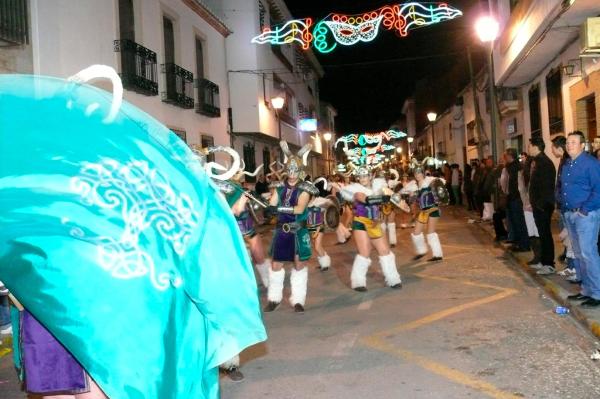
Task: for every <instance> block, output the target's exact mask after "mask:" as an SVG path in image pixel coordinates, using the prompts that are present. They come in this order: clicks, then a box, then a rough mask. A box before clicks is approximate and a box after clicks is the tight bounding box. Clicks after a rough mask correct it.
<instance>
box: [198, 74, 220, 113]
mask: <svg viewBox="0 0 600 399" xmlns="http://www.w3.org/2000/svg"><path fill="white" fill-rule="evenodd" d="M196 88H197V89H198V103H197V104H196V112H197V113H199V114H202V115H206V116H209V117H211V118H218V117H220V116H221V108H220V101H219V85H217V84H216V83H213V82H211V81H210V80H208V79H198V80H197V81H196Z"/></svg>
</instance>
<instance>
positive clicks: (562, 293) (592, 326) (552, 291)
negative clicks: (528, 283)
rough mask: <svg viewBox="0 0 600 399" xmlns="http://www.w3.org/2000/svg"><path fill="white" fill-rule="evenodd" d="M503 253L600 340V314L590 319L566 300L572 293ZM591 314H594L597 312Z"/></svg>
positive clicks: (479, 224) (524, 263) (470, 216)
mask: <svg viewBox="0 0 600 399" xmlns="http://www.w3.org/2000/svg"><path fill="white" fill-rule="evenodd" d="M455 210H456V211H458V212H460V213H462V214H463V216H465V217H469V218H471V219H472V216H473V215H471V214H469V213H468V211H466V210H465V209H461V208H459V209H455ZM458 212H457V213H458ZM475 224H476V225H477V227H478V228H479V229H480V230H482V231H484V232H486V233H487V234H488V235H489V236H490V237H492V238H493V231H490V229H487V228H485V227H484V225H483V224H481V223H475ZM504 252H505V253H506V254H507V255H508V258H510V259H511V260H512V261H513V262H514V263H516V264H517V265H519V266H520V268H521V271H522V272H524V273H526V274H527V275H529V277H531V278H532V279H533V280H534V281H535V282H536V283H538V284H539V285H540V286H541V287H542V288H543V289H544V290H545V291H546V292H547V293H548V294H549V295H550V296H551V297H552V299H554V300H555V301H556V302H558V304H559V305H561V306H564V307H566V308H568V309H569V311H570V314H571V315H573V317H574V318H575V320H577V321H578V322H579V323H580V324H582V325H583V326H584V327H585V328H587V329H588V330H589V331H590V332H591V333H592V334H593V335H594V336H595V337H596V338H599V339H600V312H598V315H597V317H596V318H594V317H590V315H589V314H587V313H588V312H587V311H586V310H584V309H581V308H580V307H579V306H577V305H575V304H574V303H572V302H569V300H567V296H568V295H572V294H573V292H570V291H568V290H566V289H565V288H563V287H561V286H560V285H559V284H556V283H555V282H554V281H552V280H551V279H550V278H547V277H544V276H541V275H539V274H537V273H536V271H535V270H534V269H531V268H530V267H529V266H528V265H527V261H526V260H525V259H521V258H519V256H517V255H516V254H514V253H512V252H510V251H508V250H506V249H505V250H504ZM591 312H594V313H596V312H597V311H591Z"/></svg>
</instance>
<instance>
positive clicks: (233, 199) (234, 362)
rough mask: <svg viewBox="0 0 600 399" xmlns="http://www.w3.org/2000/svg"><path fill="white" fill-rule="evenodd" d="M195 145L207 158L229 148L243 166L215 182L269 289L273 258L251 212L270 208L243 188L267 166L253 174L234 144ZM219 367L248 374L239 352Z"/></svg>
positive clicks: (237, 377) (234, 374)
mask: <svg viewBox="0 0 600 399" xmlns="http://www.w3.org/2000/svg"><path fill="white" fill-rule="evenodd" d="M191 147H192V150H193V151H194V152H195V153H196V154H198V155H200V157H201V158H203V157H206V155H208V154H209V153H212V152H215V151H226V152H228V153H229V154H230V155H231V156H232V158H233V159H234V165H240V167H239V169H238V171H237V172H236V173H235V175H233V177H232V178H231V179H230V180H226V181H223V180H220V179H218V178H215V179H213V182H214V183H215V184H216V185H217V187H219V189H220V191H221V194H223V195H224V196H225V199H226V201H227V203H228V204H229V206H230V207H231V212H232V213H233V215H234V217H235V219H236V222H237V225H238V228H239V229H240V233H242V237H244V240H245V242H246V244H247V245H248V247H249V249H250V256H251V258H252V261H253V263H254V266H255V268H256V270H257V272H258V275H259V277H260V282H261V283H262V285H263V287H264V288H265V289H266V288H267V287H268V285H269V270H270V268H271V261H270V259H268V258H267V257H266V255H265V250H264V247H263V243H262V238H261V236H260V234H257V232H256V228H255V224H254V218H253V216H252V214H251V212H254V209H253V208H252V207H253V206H264V207H266V205H263V202H262V201H261V200H259V199H257V198H256V197H254V196H253V195H252V194H251V193H250V192H248V191H246V190H245V189H244V188H243V187H242V183H243V179H244V176H253V177H254V176H256V175H257V174H258V173H259V172H260V170H261V169H262V167H263V165H260V166H259V167H258V168H256V170H255V171H254V172H252V173H250V172H246V171H245V169H246V167H245V164H244V161H242V160H240V156H239V154H238V153H237V152H236V151H235V150H233V149H232V148H230V147H209V148H198V147H196V146H193V145H192V146H191ZM213 165H214V164H213ZM223 169H226V168H223ZM250 201H251V202H250ZM219 367H220V369H221V370H222V371H223V372H224V373H225V374H226V375H227V376H228V377H229V378H230V379H231V380H232V381H236V382H238V381H242V380H243V379H244V374H243V373H242V371H241V370H240V356H239V355H235V356H234V357H233V358H231V359H229V360H228V361H226V362H225V363H223V364H221V365H220V366H219Z"/></svg>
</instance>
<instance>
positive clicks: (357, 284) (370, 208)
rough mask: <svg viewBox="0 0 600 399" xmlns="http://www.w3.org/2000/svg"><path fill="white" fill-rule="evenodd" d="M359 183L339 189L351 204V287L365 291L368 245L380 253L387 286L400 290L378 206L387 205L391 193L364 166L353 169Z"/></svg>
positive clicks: (369, 260) (400, 284)
mask: <svg viewBox="0 0 600 399" xmlns="http://www.w3.org/2000/svg"><path fill="white" fill-rule="evenodd" d="M355 173H356V177H357V179H358V183H353V184H350V185H348V186H346V187H343V188H342V191H341V193H342V196H343V197H344V199H346V200H348V201H352V203H353V213H354V219H353V222H352V235H353V236H354V242H355V244H356V249H357V250H358V254H356V257H355V258H354V263H353V264H352V272H351V274H350V284H351V287H352V289H354V290H355V291H359V292H364V291H367V271H368V270H369V266H370V265H371V258H370V254H371V245H373V247H375V250H376V251H377V253H378V254H379V264H380V266H381V271H382V272H383V276H384V278H385V282H386V284H387V285H388V286H389V287H391V288H402V281H401V279H400V274H399V273H398V269H397V268H396V258H395V256H394V254H393V253H392V252H391V251H390V247H389V245H388V242H387V240H386V239H385V236H384V235H383V231H382V230H381V222H380V215H381V210H380V207H381V205H382V204H385V203H387V202H389V200H390V194H392V192H391V190H389V188H388V187H387V184H386V182H385V179H380V178H376V179H371V172H370V171H369V169H368V168H367V166H361V167H359V168H356V169H355Z"/></svg>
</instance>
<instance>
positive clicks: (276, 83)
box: [273, 74, 296, 125]
mask: <svg viewBox="0 0 600 399" xmlns="http://www.w3.org/2000/svg"><path fill="white" fill-rule="evenodd" d="M273 92H274V93H276V95H280V96H282V97H284V98H285V103H284V104H283V108H282V109H280V110H279V117H280V118H281V120H282V121H285V122H286V123H289V124H290V125H294V124H295V123H296V121H295V119H294V118H295V114H294V93H293V92H292V90H291V89H290V88H289V87H288V86H287V85H286V84H285V83H283V81H282V80H281V79H280V78H279V77H278V76H277V75H275V74H273Z"/></svg>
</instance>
